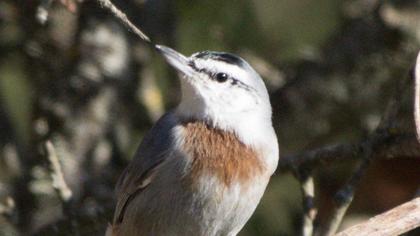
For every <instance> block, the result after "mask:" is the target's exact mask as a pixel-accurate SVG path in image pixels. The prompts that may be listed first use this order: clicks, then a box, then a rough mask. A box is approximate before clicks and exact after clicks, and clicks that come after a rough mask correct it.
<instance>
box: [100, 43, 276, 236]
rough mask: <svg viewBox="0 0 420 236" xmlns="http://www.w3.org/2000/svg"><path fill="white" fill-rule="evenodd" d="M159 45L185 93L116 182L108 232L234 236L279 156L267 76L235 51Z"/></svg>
mask: <svg viewBox="0 0 420 236" xmlns="http://www.w3.org/2000/svg"><path fill="white" fill-rule="evenodd" d="M155 49H156V50H157V51H158V52H159V53H160V54H161V55H162V56H163V58H164V59H165V60H166V62H167V63H168V64H169V65H170V66H171V67H173V68H174V69H175V70H176V71H177V73H178V75H179V76H178V77H179V79H180V87H181V89H180V90H181V99H180V102H179V104H178V106H176V107H175V108H174V109H172V110H170V111H168V112H167V113H165V114H164V115H163V116H162V117H161V118H160V119H159V120H158V121H157V122H156V124H154V126H153V127H152V128H151V130H150V131H149V132H148V133H147V134H146V135H145V137H144V138H143V140H142V142H141V144H140V146H139V148H138V149H137V151H136V153H135V155H134V157H133V159H132V160H131V162H130V163H129V164H128V166H127V167H126V169H125V170H124V171H123V173H122V174H121V176H120V178H119V180H118V181H117V184H116V190H115V191H116V207H115V213H114V218H113V221H112V223H111V224H109V226H108V228H107V231H106V235H107V236H110V235H112V236H122V235H124V236H134V235H135V236H143V235H147V236H149V235H152V236H160V235H171V236H172V235H174V236H177V235H182V236H188V235H197V236H216V235H217V236H219V235H220V236H224V235H226V236H234V235H237V234H238V232H239V231H240V230H241V229H242V228H243V227H244V225H245V224H246V222H247V221H248V220H249V219H250V217H251V215H252V214H253V212H254V211H255V209H256V207H257V205H258V203H259V202H260V200H261V198H262V196H263V194H264V192H265V190H266V187H267V184H268V182H269V180H270V177H271V176H272V175H273V173H274V172H275V170H276V167H277V162H278V158H279V148H278V142H277V136H276V133H275V131H274V128H273V125H272V111H271V104H270V100H269V94H268V91H267V88H266V86H265V84H264V81H263V80H262V79H261V77H260V75H259V74H258V73H257V72H256V71H255V70H254V69H253V68H252V67H251V66H250V64H248V63H247V62H246V61H245V60H244V59H242V58H241V57H239V56H236V55H234V54H231V53H226V52H215V51H202V52H198V53H194V54H192V55H191V56H189V57H187V56H184V55H183V54H181V53H179V52H177V51H175V50H174V49H171V48H169V47H166V46H163V45H155Z"/></svg>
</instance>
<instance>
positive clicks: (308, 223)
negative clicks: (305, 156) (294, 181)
mask: <svg viewBox="0 0 420 236" xmlns="http://www.w3.org/2000/svg"><path fill="white" fill-rule="evenodd" d="M297 175H298V179H299V181H300V185H301V191H302V205H303V222H302V232H301V235H302V236H311V235H312V233H313V228H314V220H315V216H316V214H317V210H316V208H315V203H314V198H315V184H314V178H313V176H312V175H310V174H309V173H308V172H307V171H306V170H303V169H301V170H300V171H298V173H297Z"/></svg>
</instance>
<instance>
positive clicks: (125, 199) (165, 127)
mask: <svg viewBox="0 0 420 236" xmlns="http://www.w3.org/2000/svg"><path fill="white" fill-rule="evenodd" d="M177 123H178V120H177V118H176V116H175V115H174V114H173V113H172V112H168V113H166V114H165V115H163V116H162V117H161V118H160V119H159V120H158V121H157V123H156V124H155V125H154V126H153V128H152V129H151V130H150V131H149V132H148V133H147V134H146V136H145V137H144V139H143V141H142V143H141V144H140V147H139V148H138V150H137V152H136V154H135V156H134V158H133V160H132V161H131V163H130V164H129V165H128V166H127V168H126V169H125V170H124V172H123V173H122V175H121V176H120V178H119V180H118V182H117V186H116V194H117V206H116V208H115V213H114V224H119V223H121V222H122V220H123V217H124V212H125V208H126V207H127V205H128V204H129V203H130V201H131V200H132V199H133V198H134V197H135V196H137V195H138V194H139V193H140V192H141V191H142V190H143V189H144V188H146V187H147V185H148V184H149V183H150V182H151V181H153V176H154V174H155V173H156V171H155V170H156V168H157V167H158V166H159V165H161V164H162V163H163V162H164V161H165V160H166V159H167V157H168V156H169V154H170V152H171V147H172V146H173V145H172V144H173V139H174V138H173V137H172V132H171V131H172V129H173V128H174V127H175V126H176V125H177Z"/></svg>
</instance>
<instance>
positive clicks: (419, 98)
mask: <svg viewBox="0 0 420 236" xmlns="http://www.w3.org/2000/svg"><path fill="white" fill-rule="evenodd" d="M414 120H415V124H416V135H417V140H418V141H419V142H420V52H419V53H418V55H417V61H416V65H415V66H414Z"/></svg>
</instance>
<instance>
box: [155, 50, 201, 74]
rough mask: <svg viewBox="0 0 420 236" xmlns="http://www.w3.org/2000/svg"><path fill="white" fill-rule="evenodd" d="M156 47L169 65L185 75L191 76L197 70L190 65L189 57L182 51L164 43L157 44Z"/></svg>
mask: <svg viewBox="0 0 420 236" xmlns="http://www.w3.org/2000/svg"><path fill="white" fill-rule="evenodd" d="M156 49H157V50H158V52H160V53H161V54H162V55H163V57H164V58H165V60H166V61H167V62H168V63H169V65H171V66H172V67H173V68H175V69H176V70H177V71H179V72H181V73H182V74H184V75H185V76H188V77H191V76H192V75H193V73H194V72H195V71H194V70H193V68H192V67H191V66H190V64H189V60H188V58H187V57H186V56H184V55H182V54H181V53H179V52H177V51H175V50H173V49H172V48H168V47H166V46H162V45H156Z"/></svg>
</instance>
